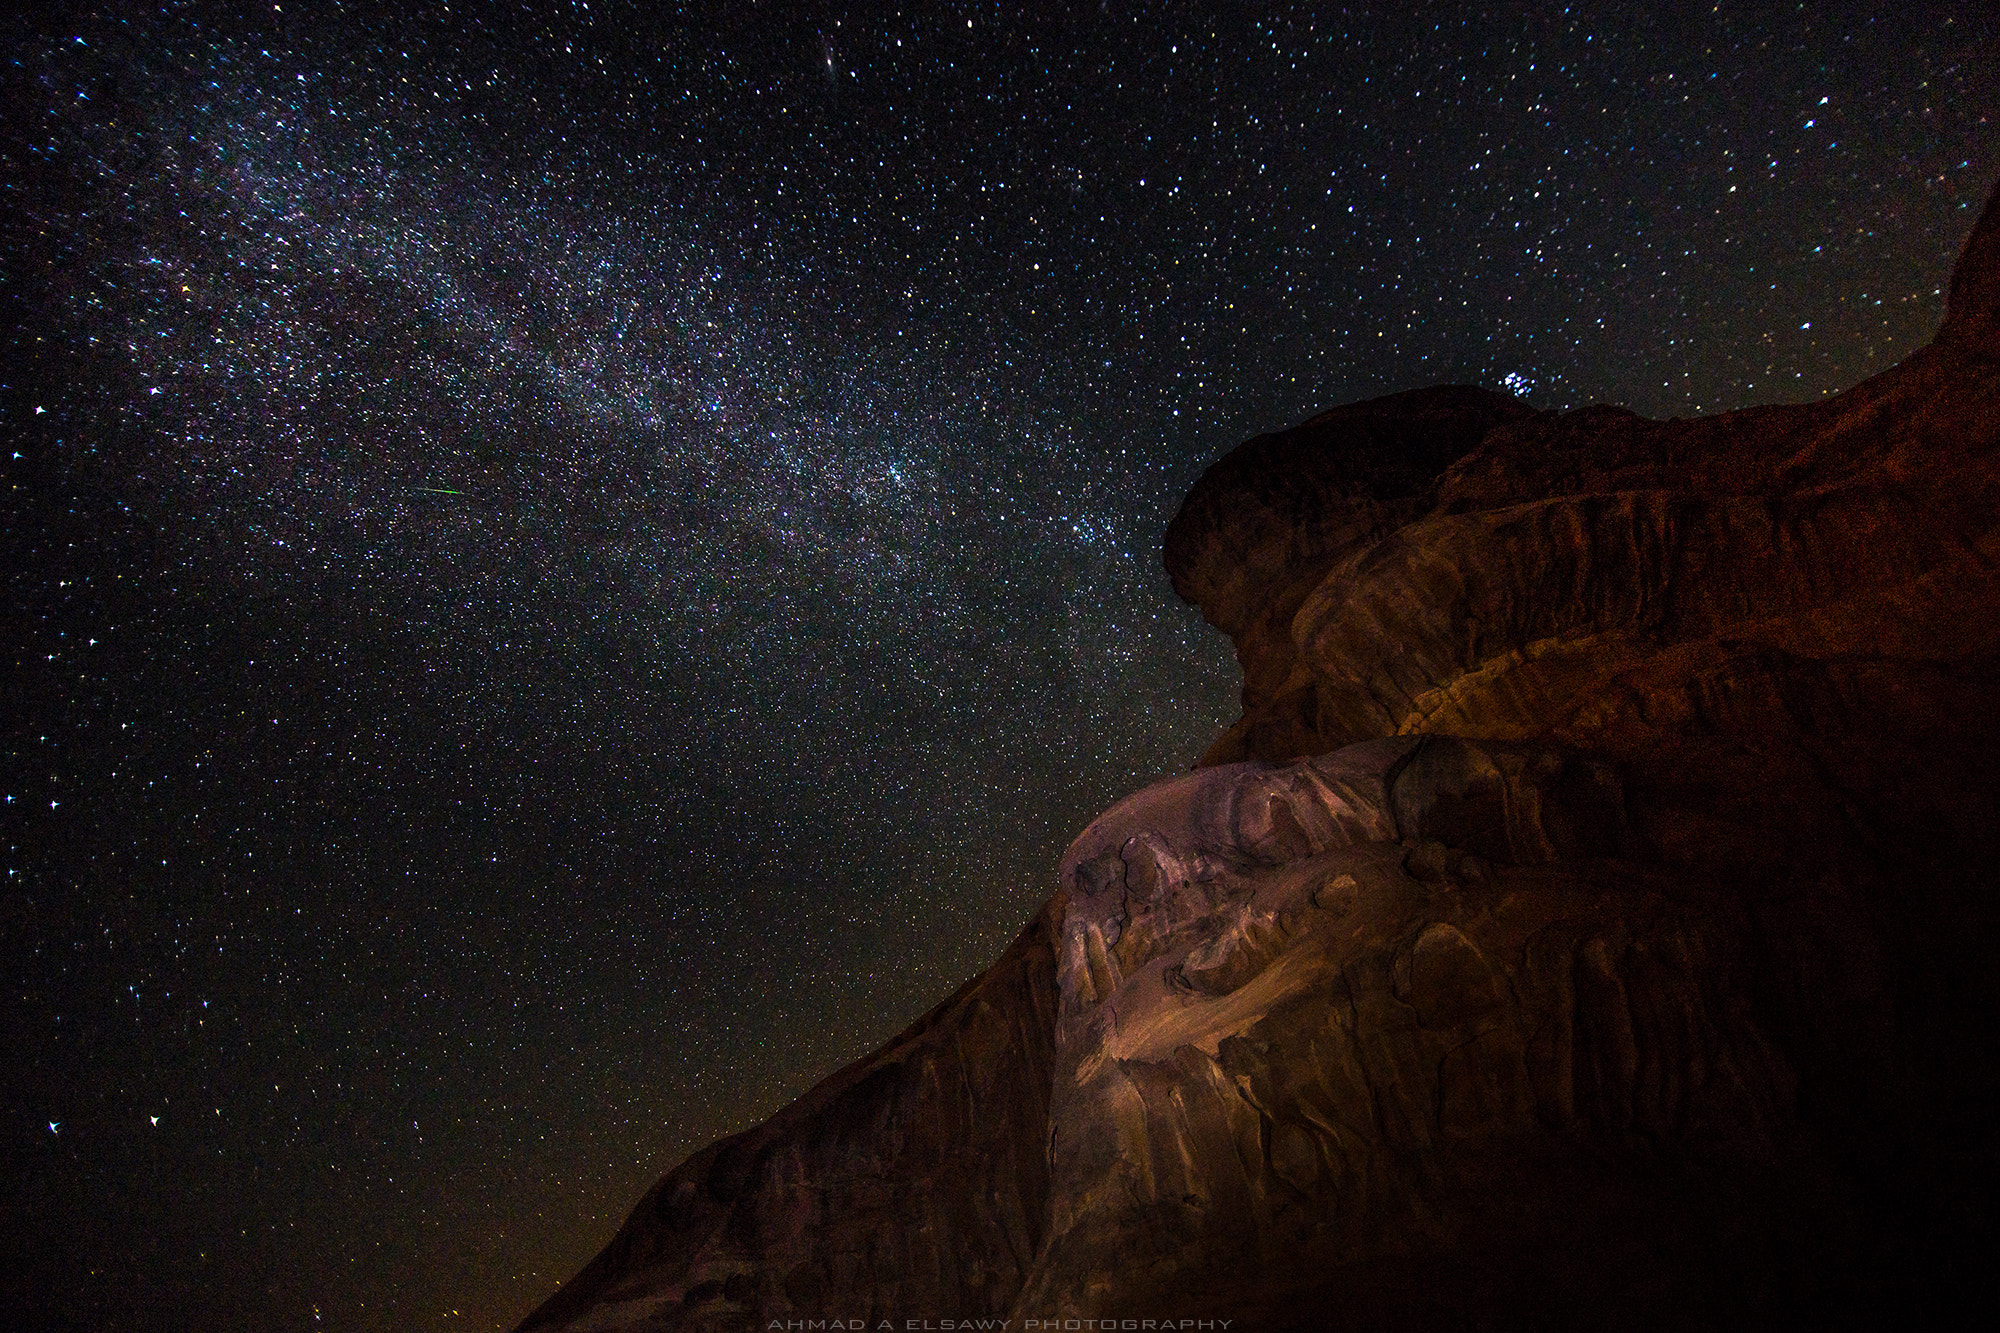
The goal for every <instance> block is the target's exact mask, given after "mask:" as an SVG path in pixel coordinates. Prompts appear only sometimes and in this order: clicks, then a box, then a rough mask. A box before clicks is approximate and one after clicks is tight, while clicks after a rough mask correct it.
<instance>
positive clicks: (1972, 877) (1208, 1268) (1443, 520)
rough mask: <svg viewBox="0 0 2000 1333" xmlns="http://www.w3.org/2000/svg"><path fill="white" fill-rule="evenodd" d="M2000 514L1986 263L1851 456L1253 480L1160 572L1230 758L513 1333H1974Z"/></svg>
mask: <svg viewBox="0 0 2000 1333" xmlns="http://www.w3.org/2000/svg"><path fill="white" fill-rule="evenodd" d="M1996 459H2000V211H1996V210H1995V209H1994V208H1991V207H1989V209H1988V213H1987V215H1986V217H1985V218H1984V219H1983V220H1982V222H1981V224H1980V226H1979V228H1978V229H1977V230H1976V231H1975V233H1974V236H1973V239H1972V242H1971V244H1970V245H1969V246H1968V248H1967V252H1966V256H1965V258H1964V259H1963V260H1962V262H1961V265H1960V268H1959V271H1958V273H1957V274H1956V275H1955V277H1954V279H1953V285H1952V292H1951V300H1950V307H1949V315H1948V317H1947V320H1946V323H1945V326H1944V328H1943V329H1942V330H1941V332H1940V334H1939V336H1938V338H1937V339H1936V341H1935V342H1934V343H1933V344H1932V345H1931V346H1930V347H1929V348H1926V349H1924V350H1923V351H1921V352H1919V353H1918V354H1917V355H1915V356H1913V357H1912V358H1911V359H1910V360H1908V361H1906V362H1905V363H1904V364H1903V365H1901V366H1899V367H1897V368H1895V369H1894V370H1891V371H1889V372H1886V373H1884V374H1883V375H1880V376H1877V377H1876V378H1875V379H1873V380H1871V381H1869V382H1867V383H1865V384H1863V385H1860V386H1858V387H1857V388H1855V389H1853V390H1850V391H1849V392H1847V393H1845V394H1842V395H1839V396H1837V397H1835V398H1832V399H1828V400H1826V401H1823V402H1819V403H1814V404H1811V405H1807V406H1802V407H1778V408H1760V409H1754V410H1752V411H1748V412H1740V413H1732V414H1729V415H1726V416H1722V417H1717V418H1712V419H1705V420H1700V421H1693V422H1682V421H1672V422H1651V421H1645V420H1642V419H1640V418H1637V417H1634V416H1632V415H1631V414H1629V413H1624V412H1621V411H1618V410H1616V409H1611V408H1591V409H1585V410H1583V411H1580V412H1575V413H1569V414H1566V415H1560V416H1556V415H1547V414H1540V413H1536V412H1533V411H1531V410H1529V409H1527V408H1525V407H1523V406H1521V405H1519V404H1517V403H1514V402H1512V401H1511V400H1507V399H1504V398H1501V397H1499V396H1498V395H1493V394H1488V393H1485V392H1483V391H1480V390H1475V389H1438V390H1424V391H1420V392H1418V393H1415V394H1406V395H1399V396H1397V397H1394V398H1390V399H1383V400H1379V401H1377V402H1374V403H1366V404H1358V405H1355V406H1354V407H1351V408H1345V409H1340V410H1337V411H1335V412H1332V413H1328V414H1326V415H1324V416H1322V417H1320V418H1316V419H1315V420H1314V421H1313V422H1309V423H1307V424H1306V425H1305V426H1302V427H1300V428H1298V429H1297V430H1295V431H1292V432H1288V433H1286V434H1284V435H1281V436H1273V437H1265V438H1263V439H1261V440H1258V441H1252V442H1251V443H1250V444H1248V445H1246V446H1244V447H1243V448H1242V449H1241V450H1239V451H1237V452H1236V453H1235V454H1232V455H1231V456H1230V457H1229V458H1226V459H1224V460H1222V461H1221V462H1220V463H1218V464H1217V466H1216V467H1215V468H1214V469H1212V470H1211V471H1210V473H1209V474H1208V476H1206V477H1204V478H1203V480H1202V481H1201V483H1200V484H1198V485H1197V487H1196V488H1195V490H1194V492H1193V493H1192V494H1191V495H1190V497H1189V499H1188V502H1187V504H1186V506H1185V507H1184V509H1183V511H1182V514H1181V516H1180V517H1179V518H1178V519H1177V520H1176V521H1175V524H1174V525H1173V527H1172V529H1171V530H1170V531H1169V534H1168V539H1167V560H1168V565H1169V569H1170V571H1171V572H1172V574H1173V576H1174V579H1175V582H1176V586H1177V587H1179V588H1180V589H1181V591H1182V592H1183V594H1184V595H1186V596H1189V597H1190V598H1191V599H1194V600H1196V601H1198V602H1199V603H1200V605H1201V606H1202V609H1203V611H1204V613H1205V614H1206V615H1207V616H1208V617H1209V619H1210V620H1211V621H1213V622H1214V623H1216V624H1217V625H1219V626H1220V627H1222V628H1223V629H1225V630H1226V631H1227V632H1229V633H1230V634H1231V635H1232V637H1233V638H1234V639H1235V640H1236V643H1237V647H1238V653H1239V656H1240V658H1241V659H1242V661H1243V664H1244V672H1245V687H1244V702H1245V715H1244V718H1243V720H1242V721H1241V722H1240V723H1239V724H1238V725H1237V726H1236V727H1234V728H1232V729H1231V731H1230V732H1229V733H1228V734H1227V735H1225V736H1224V737H1223V738H1222V739H1221V740H1219V741H1218V742H1217V743H1216V745H1215V746H1214V747H1213V748H1212V749H1211V751H1210V752H1209V755H1208V757H1207V759H1206V760H1205V766H1203V767H1200V768H1198V769H1196V770H1195V771H1193V772H1191V773H1188V774H1186V775H1184V776H1181V777H1178V778H1174V779H1172V780H1169V781H1167V782H1163V783H1160V784H1157V785H1155V786H1153V787H1150V788H1148V789H1146V790H1145V791H1142V792H1139V793H1137V794H1135V795H1133V796H1131V797H1129V798H1128V799H1126V800H1124V801H1122V802H1120V803H1119V804H1118V805H1116V806H1114V807H1112V808H1111V809H1110V810H1108V811H1106V812H1105V813H1104V814H1103V815H1102V816H1100V817H1099V818H1098V819H1097V820H1096V821H1095V822H1093V823H1092V825H1091V826H1090V828H1089V829H1087V830H1086V831H1085V832H1084V833H1083V835H1082V836H1081V837H1079V838H1078V839H1077V841H1076V843H1075V844H1074V846H1073V847H1072V848H1071V849H1070V851H1069V853H1068V855H1067V856H1066V857H1065V858H1064V860H1063V863H1062V866H1061V870H1060V880H1059V883H1058V887H1057V891H1056V893H1055V896H1054V897H1053V898H1052V899H1051V900H1050V902H1049V904H1048V906H1047V907H1046V908H1045V909H1044V911H1043V912H1042V913H1041V914H1040V915H1039V916H1038V917H1037V918H1036V919H1035V921H1033V922H1032V923H1030V925H1029V927H1028V928H1027V930H1026V931H1024V932H1023V934H1022V936H1021V938H1020V940H1019V941H1017V943H1016V944H1015V945H1014V947H1013V948H1012V949H1011V950H1010V951H1009V952H1008V954H1007V955H1006V956H1005V957H1004V958H1002V959H1001V960H1000V961H999V962H998V963H996V964H995V965H994V966H993V967H992V968H991V969H989V970H988V971H987V972H985V973H983V974H982V975H981V976H980V977H979V978H976V979H975V980H974V981H973V982H971V983H969V984H968V985H967V987H966V988H965V989H964V990H962V991H961V992H960V993H959V994H958V995H956V996H954V997H953V998H952V999H951V1000H948V1001H947V1002H945V1003H944V1004H943V1005H941V1006H939V1007H938V1009H936V1010H935V1011H933V1012H932V1013H931V1014H929V1015H927V1016H926V1017H925V1018H924V1019H922V1020H920V1021H919V1022H918V1023H917V1024H916V1025H914V1026H913V1027H912V1028H911V1029H910V1030H909V1031H907V1032H905V1033H904V1034H903V1035H902V1036H900V1037H898V1038H897V1039H896V1040H895V1041H894V1042H892V1043H890V1044H889V1045H888V1046H886V1047H884V1048H883V1050H881V1051H879V1052H877V1053H876V1054H875V1055H872V1056H870V1057H868V1058H867V1059H866V1060H863V1061H860V1062H858V1063H857V1064H855V1065H854V1066H852V1067H850V1068H849V1069H847V1070H844V1071H842V1072H841V1073H840V1074H838V1075H836V1076H835V1077H834V1078H832V1079H830V1080H828V1081H827V1082H826V1083H825V1084H822V1085H821V1086H820V1087H819V1088H816V1089H814V1090H813V1091H812V1092H811V1093H808V1094H807V1095H806V1096H805V1097H803V1098H801V1099H800V1100H799V1101H798V1102H796V1103H794V1104H793V1105H792V1106H790V1107H788V1108H786V1109H785V1110H784V1111H782V1112H780V1113H779V1114H778V1115H777V1116H775V1117H773V1118H772V1119H771V1120H770V1121H769V1122H767V1123H766V1124H764V1125H762V1126H759V1127H758V1128H757V1129H754V1130H752V1131H749V1132H748V1133H746V1134H743V1135H739V1136H737V1137H735V1138H732V1139H729V1140H725V1141H724V1142H722V1143H719V1144H716V1145H714V1146H712V1147H711V1148H709V1149H707V1150H705V1151H704V1152H702V1153H699V1154H697V1155H696V1156H695V1157H693V1158H691V1159H689V1160H688V1161H687V1162H685V1163H683V1164H682V1165H681V1166H680V1167H678V1168H676V1169H675V1170H674V1171H673V1172H672V1173H670V1174H669V1175H668V1176H667V1178H666V1179H665V1180H663V1181H662V1182H661V1183H660V1184H659V1185H658V1186H657V1187H656V1188H655V1189H654V1190H653V1191H652V1192H651V1193H650V1194H649V1195H648V1197H647V1198H646V1199H645V1200H644V1201H643V1202H642V1203H641V1204H640V1206H639V1207H638V1209H637V1210H636V1211H635V1212H634V1214H633V1216H632V1218H631V1219H630V1220H629V1221H628V1222H627V1223H626V1225H625V1227H624V1229H623V1230H622V1231H621V1232H620V1233H619V1235H618V1237H617V1238H616V1239H615V1240H614V1241H613V1243H612V1245H611V1246H610V1247H609V1248H607V1249H606V1251H605V1252H604V1253H603V1254H602V1255H600V1256H599V1257H598V1259H597V1260H596V1261H594V1262H593V1263H592V1264H591V1266H590V1267H589V1268H588V1269H586V1270H585V1271H584V1273H582V1274H580V1275H579V1276H578V1277H577V1278H576V1279H575V1280H574V1281H573V1282H571V1283H570V1284H569V1286H568V1287H566V1288H565V1289H564V1290H563V1291H562V1292H561V1293H559V1294H558V1295H557V1296H556V1297H555V1298H554V1299H553V1300H552V1301H551V1302H550V1303H549V1304H548V1305H547V1306H546V1307H544V1309H543V1310H541V1311H539V1312H538V1313H537V1314H536V1316H534V1317H533V1318H531V1319H530V1320H529V1322H528V1324H527V1325H524V1327H527V1328H565V1329H571V1330H583V1329H603V1330H611V1329H642V1328H643V1329H763V1328H768V1327H769V1326H770V1324H771V1321H772V1320H778V1321H781V1322H782V1321H787V1320H799V1319H804V1320H808V1321H810V1320H814V1319H818V1320H823V1321H824V1320H832V1319H839V1320H843V1321H850V1322H851V1321H854V1320H857V1319H858V1320H862V1321H865V1326H866V1327H869V1328H874V1327H876V1326H877V1325H878V1324H879V1322H880V1321H881V1320H883V1319H889V1320H892V1321H893V1325H894V1327H897V1328H903V1327H906V1321H908V1320H912V1319H915V1320H918V1321H923V1320H930V1321H932V1323H933V1324H937V1323H939V1322H940V1321H943V1320H964V1319H976V1318H981V1317H988V1318H1005V1319H1012V1320H1014V1321H1015V1322H1014V1323H1013V1324H1012V1325H1011V1326H1012V1327H1014V1328H1022V1327H1025V1326H1027V1325H1025V1322H1024V1321H1026V1320H1054V1319H1057V1318H1065V1317H1066V1318H1073V1319H1074V1318H1119V1319H1125V1318H1131V1319H1137V1320H1140V1321H1144V1320H1146V1319H1153V1320H1156V1321H1158V1320H1168V1319H1172V1320H1176V1321H1178V1320H1184V1319H1229V1320H1231V1321H1232V1323H1231V1324H1230V1327H1231V1328H1232V1329H1238V1330H1241V1329H1255V1330H1262V1329H1293V1328H1296V1329H1301V1330H1303V1329H1319V1328H1325V1327H1343V1328H1384V1329H1386V1328H1392V1327H1393V1328H1397V1329H1409V1328H1420V1329H1421V1328H1454V1329H1455V1328H1474V1327H1485V1328H1537V1329H1540V1328H1550V1327H1574V1328H1601V1327H1631V1328H1669V1327H1671V1328H1683V1327H1711V1326H1712V1327H1770V1326H1774V1325H1775V1326H1796V1325H1798V1324H1800V1323H1801V1322H1803V1321H1806V1320H1816V1321H1818V1322H1821V1323H1832V1324H1835V1325H1843V1326H1852V1325H1854V1324H1856V1323H1857V1322H1858V1323H1860V1324H1864V1325H1867V1324H1873V1325H1876V1326H1893V1325H1895V1324H1897V1323H1899V1322H1903V1319H1902V1318H1901V1317H1900V1316H1903V1315H1904V1314H1905V1313H1906V1312H1907V1311H1908V1310H1910V1309H1923V1310H1926V1311H1927V1312H1935V1311H1937V1310H1939V1309H1940V1308H1941V1307H1943V1308H1951V1307H1959V1308H1962V1309H1966V1310H1970V1309H1975V1308H1985V1309H1988V1310H1989V1311H1990V1308H1991V1306H1992V1305H1993V1303H1994V1302H1995V1300H1996V1293H1995V1291H1994V1289H1993V1286H1992V1278H1991V1267H1992V1265H1991V1257H1992V1255H1993V1253H1995V1252H1996V1251H2000V1117H1996V1116H1995V1115H1994V1113H1993V1109H1992V1108H1993V1107H1994V1106H1995V1105H2000V981H1996V978H2000V969H1996V968H1994V967H1993V965H1992V962H1991V954H1992V951H1993V947H1994V946H1993V941H1994V940H1995V939H1996V938H2000V907H1996V904H2000V892H1996V889H2000V883H1996V880H2000V874H1996V865H2000V762H1996V761H1997V760H2000V703H1996V698H2000V696H1996V692H1995V690H1994V685H1993V682H1994V681H1995V680H1996V679H2000V464H1997V463H1996Z"/></svg>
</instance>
